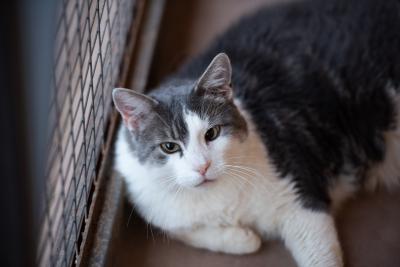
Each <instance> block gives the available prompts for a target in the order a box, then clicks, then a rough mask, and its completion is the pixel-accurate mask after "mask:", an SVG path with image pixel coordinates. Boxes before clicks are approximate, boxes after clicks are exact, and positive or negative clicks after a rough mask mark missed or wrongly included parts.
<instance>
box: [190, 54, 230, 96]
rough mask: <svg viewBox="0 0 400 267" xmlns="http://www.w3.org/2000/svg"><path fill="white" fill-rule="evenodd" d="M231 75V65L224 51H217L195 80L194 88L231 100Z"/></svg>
mask: <svg viewBox="0 0 400 267" xmlns="http://www.w3.org/2000/svg"><path fill="white" fill-rule="evenodd" d="M231 76H232V67H231V62H230V60H229V57H228V56H227V55H226V54H225V53H219V54H218V55H216V56H215V57H214V59H213V60H212V61H211V63H210V65H208V67H207V69H206V70H205V72H204V73H203V74H202V75H201V77H200V79H199V80H198V81H197V84H196V87H195V90H196V91H197V92H202V93H204V94H206V95H212V96H215V97H219V98H221V97H222V98H224V99H227V100H231V99H232V96H233V92H232V87H231Z"/></svg>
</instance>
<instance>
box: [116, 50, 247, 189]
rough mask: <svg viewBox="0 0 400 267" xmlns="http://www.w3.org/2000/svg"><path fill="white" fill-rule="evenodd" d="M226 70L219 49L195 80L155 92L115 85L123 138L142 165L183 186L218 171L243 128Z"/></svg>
mask: <svg viewBox="0 0 400 267" xmlns="http://www.w3.org/2000/svg"><path fill="white" fill-rule="evenodd" d="M231 72H232V68H231V65H230V61H229V58H228V56H227V55H226V54H223V53H221V54H218V55H217V56H216V57H215V58H214V59H213V60H212V62H211V63H210V65H209V66H208V67H207V69H206V70H205V71H204V73H203V74H202V75H201V76H200V78H199V79H198V80H192V81H191V80H186V81H183V82H182V81H181V82H179V83H176V84H173V85H171V84H169V85H162V86H161V87H162V88H161V89H162V90H157V91H158V92H160V93H158V94H152V95H151V96H147V95H143V94H140V93H136V92H134V91H131V90H127V89H120V88H117V89H114V91H113V99H114V104H115V106H116V108H117V110H118V111H119V112H120V114H121V116H122V119H123V123H124V124H125V126H126V128H127V129H128V131H127V133H128V134H126V136H125V137H126V139H127V142H128V143H129V146H130V149H131V151H132V153H133V155H134V156H135V157H137V159H138V160H139V161H140V163H141V164H143V165H146V166H148V167H149V168H152V170H157V171H156V173H158V174H160V178H163V179H166V180H170V181H171V182H172V183H176V184H178V185H180V186H183V187H198V188H200V187H202V186H203V185H205V184H212V183H206V182H212V181H214V180H216V179H217V178H218V177H220V176H221V174H222V173H223V172H224V170H225V164H226V162H227V160H229V157H230V156H232V155H230V154H229V151H230V150H232V146H235V145H236V144H238V143H240V142H242V141H243V140H244V139H245V138H246V137H247V131H248V130H247V124H246V121H245V119H244V118H243V117H242V115H241V113H240V112H239V110H238V107H237V106H236V105H235V104H234V101H233V91H232V87H231ZM153 173H154V172H153Z"/></svg>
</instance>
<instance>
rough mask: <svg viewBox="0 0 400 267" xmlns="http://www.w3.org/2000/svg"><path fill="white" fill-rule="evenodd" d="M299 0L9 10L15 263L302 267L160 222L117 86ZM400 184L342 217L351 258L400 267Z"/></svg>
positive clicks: (5, 17)
mask: <svg viewBox="0 0 400 267" xmlns="http://www.w3.org/2000/svg"><path fill="white" fill-rule="evenodd" d="M283 2H290V0H247V1H241V0H204V1H200V0H193V1H184V0H168V1H166V0H152V1H151V0H57V1H55V0H36V1H29V0H26V1H21V0H19V1H13V2H11V3H8V4H7V5H3V6H2V8H1V10H0V12H1V16H0V19H1V24H0V25H1V33H2V34H1V37H2V38H1V39H0V40H1V41H0V55H1V56H0V59H1V61H0V66H1V70H0V81H1V84H2V85H3V89H2V90H1V94H2V95H1V97H0V107H1V109H2V110H1V113H0V114H1V122H2V131H0V132H1V135H2V136H1V138H0V140H1V148H2V149H1V150H0V151H1V160H0V164H1V172H2V178H3V179H2V181H4V182H3V187H2V188H3V192H2V194H0V195H1V211H0V212H1V213H0V214H1V220H0V222H1V227H0V231H1V237H2V249H1V252H2V253H3V254H4V255H3V256H2V257H1V259H0V263H1V266H66V267H69V266H122V267H123V266H174V267H175V266H176V267H179V266H194V267H196V266H221V267H223V266H285V267H289V266H295V264H294V262H293V260H292V258H291V256H290V253H289V252H288V251H287V250H286V249H285V248H284V247H283V245H282V244H281V243H280V242H278V241H271V242H268V243H266V244H264V245H263V247H262V250H261V251H260V252H258V253H256V254H253V255H246V256H240V257H238V256H231V255H222V254H217V253H211V252H207V251H203V250H198V249H194V248H190V247H187V246H185V245H183V244H181V243H179V242H176V241H174V240H171V239H169V238H168V237H166V236H165V235H163V234H162V233H160V232H159V231H157V229H153V228H152V227H151V226H149V225H146V224H145V223H143V221H142V220H141V219H140V218H139V217H138V216H137V215H136V214H135V212H134V211H133V207H132V206H131V205H129V204H128V203H126V201H125V199H124V197H123V190H124V189H123V183H122V181H121V180H120V179H119V177H117V176H116V175H115V174H114V173H113V172H112V171H111V170H110V166H111V164H112V162H111V161H112V152H111V151H112V143H113V138H114V133H115V128H116V126H117V125H118V123H119V121H118V116H117V114H116V113H115V111H114V110H113V107H112V103H111V90H112V88H114V87H117V86H118V87H127V88H131V89H134V90H138V91H145V90H146V89H148V88H151V87H153V86H155V85H156V84H158V83H159V82H160V81H161V80H162V79H163V78H164V77H165V76H167V75H168V74H170V73H172V72H173V71H174V70H176V69H177V68H178V67H179V65H180V64H182V63H183V62H184V61H185V60H187V59H189V58H190V57H192V56H193V55H195V54H197V53H199V52H200V51H201V50H202V49H204V48H205V47H207V45H208V44H209V43H210V41H211V40H212V39H213V38H214V37H215V36H216V35H218V34H219V33H221V32H223V30H224V29H226V28H227V27H228V26H229V25H230V24H231V23H232V22H234V21H235V20H237V19H238V18H239V17H240V16H242V15H244V14H247V13H251V12H252V11H254V10H257V9H259V8H261V7H262V6H265V5H274V4H280V3H283ZM399 203H400V193H399V192H398V191H397V192H396V191H394V192H392V193H378V194H374V195H370V196H367V195H360V196H359V197H358V198H357V199H355V200H353V201H351V202H350V205H348V206H347V207H346V208H345V209H344V210H343V211H341V212H340V213H339V216H338V219H337V223H338V225H339V235H340V238H341V240H342V245H343V249H344V251H345V257H346V262H347V265H346V266H389V267H390V266H400V254H399V253H398V251H400V231H399V229H398V225H400V214H399Z"/></svg>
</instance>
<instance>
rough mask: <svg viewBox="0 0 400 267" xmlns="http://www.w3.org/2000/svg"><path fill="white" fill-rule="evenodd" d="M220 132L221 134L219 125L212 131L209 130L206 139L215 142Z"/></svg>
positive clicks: (211, 129)
mask: <svg viewBox="0 0 400 267" xmlns="http://www.w3.org/2000/svg"><path fill="white" fill-rule="evenodd" d="M220 132H221V126H219V125H217V126H214V127H212V128H210V129H208V131H207V132H206V134H205V136H204V138H205V139H206V141H207V142H210V141H213V140H215V139H217V137H218V136H219V133H220Z"/></svg>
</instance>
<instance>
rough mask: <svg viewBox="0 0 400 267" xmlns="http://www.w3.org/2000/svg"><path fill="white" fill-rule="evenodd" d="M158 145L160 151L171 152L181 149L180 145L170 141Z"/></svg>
mask: <svg viewBox="0 0 400 267" xmlns="http://www.w3.org/2000/svg"><path fill="white" fill-rule="evenodd" d="M160 147H161V149H162V151H164V152H165V153H167V154H172V153H175V152H178V151H179V150H181V147H180V146H179V145H178V144H176V143H172V142H165V143H162V144H161V145H160Z"/></svg>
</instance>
